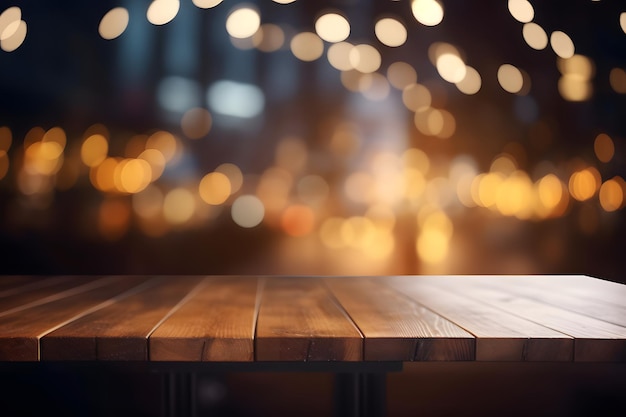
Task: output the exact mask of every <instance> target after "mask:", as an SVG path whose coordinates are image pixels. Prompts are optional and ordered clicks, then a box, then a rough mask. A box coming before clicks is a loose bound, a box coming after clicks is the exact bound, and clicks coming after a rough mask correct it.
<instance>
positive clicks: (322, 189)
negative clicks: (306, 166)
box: [296, 175, 330, 207]
mask: <svg viewBox="0 0 626 417" xmlns="http://www.w3.org/2000/svg"><path fill="white" fill-rule="evenodd" d="M296 191H297V194H298V197H299V198H300V200H302V201H303V202H304V203H306V204H308V205H310V206H312V207H315V206H317V205H320V204H321V203H323V202H324V201H325V200H326V199H327V198H328V195H329V194H330V186H329V185H328V182H326V180H324V178H322V177H320V176H319V175H306V176H304V177H302V178H301V179H300V180H299V181H298V184H297V185H296Z"/></svg>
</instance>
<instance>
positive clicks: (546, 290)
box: [469, 275, 626, 327]
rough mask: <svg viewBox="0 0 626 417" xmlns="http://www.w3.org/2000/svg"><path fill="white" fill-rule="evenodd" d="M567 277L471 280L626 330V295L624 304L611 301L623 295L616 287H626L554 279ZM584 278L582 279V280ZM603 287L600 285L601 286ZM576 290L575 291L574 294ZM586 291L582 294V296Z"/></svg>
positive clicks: (585, 278)
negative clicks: (615, 296) (620, 294)
mask: <svg viewBox="0 0 626 417" xmlns="http://www.w3.org/2000/svg"><path fill="white" fill-rule="evenodd" d="M553 278H565V277H560V276H559V277H552V276H546V275H542V276H518V275H516V276H503V277H500V278H498V279H494V278H493V277H491V279H490V278H489V277H469V279H471V280H472V281H473V283H474V282H475V283H476V285H479V286H483V287H484V286H487V287H490V288H498V289H501V290H502V289H504V290H513V289H514V291H515V293H516V294H519V295H523V296H524V297H527V298H530V299H533V300H537V301H541V302H543V303H546V304H550V305H553V306H556V307H560V308H563V309H565V310H569V311H573V312H575V313H579V314H582V315H585V316H588V317H593V318H595V319H598V320H602V321H606V322H609V323H613V324H616V325H618V326H622V327H626V293H625V294H624V297H623V298H621V304H617V303H613V302H612V301H610V300H607V299H610V298H613V296H614V295H615V294H619V291H615V289H614V288H611V287H613V286H614V285H618V286H619V287H624V288H619V289H621V290H624V289H626V286H624V285H620V284H615V283H612V282H606V283H607V284H612V285H609V286H608V287H605V286H604V285H603V284H604V283H605V282H603V281H600V282H593V281H599V280H596V279H595V278H591V277H571V278H570V279H567V278H566V279H553ZM579 278H580V279H579ZM597 284H600V285H597ZM572 289H574V291H572ZM579 290H582V292H581V293H578V291H579Z"/></svg>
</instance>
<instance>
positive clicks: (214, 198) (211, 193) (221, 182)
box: [199, 172, 232, 206]
mask: <svg viewBox="0 0 626 417" xmlns="http://www.w3.org/2000/svg"><path fill="white" fill-rule="evenodd" d="M231 191H232V190H231V185H230V180H229V179H228V177H227V176H226V175H224V174H222V173H221V172H210V173H208V174H206V175H205V176H204V177H202V179H201V180H200V185H199V193H200V198H202V200H203V201H204V202H205V203H207V204H210V205H213V206H217V205H220V204H223V203H224V202H225V201H226V200H227V199H228V197H230V194H231Z"/></svg>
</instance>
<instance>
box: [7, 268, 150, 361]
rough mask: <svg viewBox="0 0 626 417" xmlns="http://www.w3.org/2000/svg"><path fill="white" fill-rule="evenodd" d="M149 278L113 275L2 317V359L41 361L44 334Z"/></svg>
mask: <svg viewBox="0 0 626 417" xmlns="http://www.w3.org/2000/svg"><path fill="white" fill-rule="evenodd" d="M145 280H146V278H144V277H111V278H110V279H109V280H108V281H107V283H106V285H103V286H99V287H96V288H93V289H91V290H88V291H85V292H81V293H78V294H75V295H73V296H70V297H65V298H61V299H58V300H56V301H53V302H49V303H46V304H41V305H38V306H35V307H32V308H28V309H26V310H22V311H19V312H15V313H13V314H9V315H6V316H3V317H0V361H38V360H39V340H40V339H41V338H42V337H43V336H45V335H46V334H48V333H50V332H52V331H54V330H56V329H57V328H59V327H61V326H63V325H65V324H67V323H70V322H72V321H74V320H76V319H78V318H80V317H82V316H84V315H86V314H89V313H91V312H93V311H96V310H98V309H100V308H103V307H105V306H106V305H108V304H109V303H112V302H114V300H115V297H122V296H124V295H126V294H131V293H132V292H133V291H136V290H137V288H140V287H141V284H142V283H144V281H145Z"/></svg>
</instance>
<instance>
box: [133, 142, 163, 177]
mask: <svg viewBox="0 0 626 417" xmlns="http://www.w3.org/2000/svg"><path fill="white" fill-rule="evenodd" d="M137 159H142V160H144V161H146V162H147V163H148V165H150V174H151V176H150V182H154V181H156V180H158V179H159V178H160V177H161V175H163V171H164V170H165V165H166V163H167V161H166V160H165V156H163V154H162V153H161V151H159V150H157V149H145V150H144V151H142V152H141V153H140V154H139V155H137Z"/></svg>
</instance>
